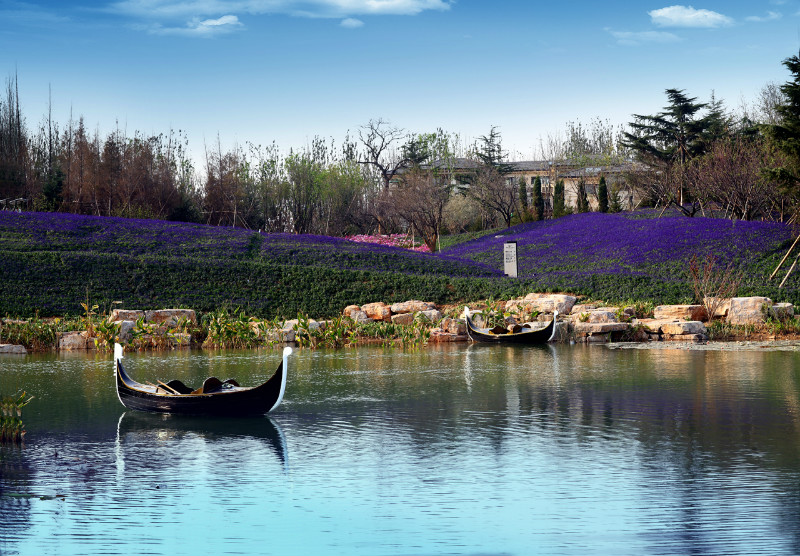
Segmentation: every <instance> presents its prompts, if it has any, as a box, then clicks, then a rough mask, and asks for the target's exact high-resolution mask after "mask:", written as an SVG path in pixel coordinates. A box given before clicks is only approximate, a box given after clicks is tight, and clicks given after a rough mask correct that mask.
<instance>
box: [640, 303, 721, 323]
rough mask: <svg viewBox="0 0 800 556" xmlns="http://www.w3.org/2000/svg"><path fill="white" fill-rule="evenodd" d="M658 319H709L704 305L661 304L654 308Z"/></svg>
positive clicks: (654, 316)
mask: <svg viewBox="0 0 800 556" xmlns="http://www.w3.org/2000/svg"><path fill="white" fill-rule="evenodd" d="M653 318H654V319H658V320H708V318H707V316H706V309H705V307H703V306H702V305H659V306H658V307H656V308H655V309H653Z"/></svg>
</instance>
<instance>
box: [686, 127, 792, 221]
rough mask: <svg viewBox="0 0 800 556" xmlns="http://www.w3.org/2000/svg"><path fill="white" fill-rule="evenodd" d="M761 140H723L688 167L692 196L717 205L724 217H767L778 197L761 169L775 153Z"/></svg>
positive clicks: (771, 183) (749, 218)
mask: <svg viewBox="0 0 800 556" xmlns="http://www.w3.org/2000/svg"><path fill="white" fill-rule="evenodd" d="M768 149H769V147H768V145H767V144H766V143H765V142H764V141H763V140H760V139H746V138H739V139H723V140H720V141H717V142H715V143H714V145H713V146H712V147H711V149H710V151H709V152H708V153H707V154H706V155H705V156H703V157H700V158H698V159H695V160H693V161H692V164H690V166H689V167H688V177H689V183H690V184H691V191H692V194H693V196H695V197H697V198H698V199H700V200H701V201H702V202H703V204H704V205H706V206H709V207H710V206H711V205H716V206H717V207H719V208H720V209H722V210H724V213H725V216H727V217H730V218H738V219H742V220H751V219H753V218H754V217H758V216H768V215H770V214H771V213H772V212H773V207H774V206H775V203H776V202H777V199H778V198H779V197H780V195H779V193H778V189H777V184H776V183H773V182H771V181H770V180H769V179H768V178H767V177H766V176H765V175H764V172H763V169H764V168H765V167H767V166H768V165H769V163H770V159H771V157H772V156H774V155H775V153H771V152H770V151H769V150H768Z"/></svg>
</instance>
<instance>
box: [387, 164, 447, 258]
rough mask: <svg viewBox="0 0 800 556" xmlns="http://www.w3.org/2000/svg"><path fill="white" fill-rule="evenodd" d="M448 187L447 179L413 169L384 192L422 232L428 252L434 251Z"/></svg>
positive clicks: (403, 216)
mask: <svg viewBox="0 0 800 556" xmlns="http://www.w3.org/2000/svg"><path fill="white" fill-rule="evenodd" d="M451 189H452V185H451V184H450V182H449V180H447V179H439V178H438V177H437V176H436V175H435V174H433V173H431V172H424V171H422V170H420V169H419V168H415V169H413V170H411V171H409V172H407V173H406V174H405V175H404V176H403V183H402V185H400V186H399V187H397V188H396V189H392V190H390V191H389V192H388V193H389V195H388V197H387V201H389V202H391V203H392V205H393V206H394V209H395V210H396V211H397V213H398V214H399V215H400V216H401V217H402V218H403V219H405V220H406V221H407V222H408V223H409V224H410V225H411V226H412V227H413V228H414V229H415V230H416V231H417V232H419V233H420V235H422V237H423V239H424V240H425V245H427V246H428V248H429V249H430V250H431V251H432V252H433V251H436V247H437V243H438V241H439V233H440V232H441V229H442V222H443V221H444V208H445V205H446V204H447V201H448V199H449V198H450V192H451Z"/></svg>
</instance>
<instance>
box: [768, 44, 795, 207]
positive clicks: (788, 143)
mask: <svg viewBox="0 0 800 556" xmlns="http://www.w3.org/2000/svg"><path fill="white" fill-rule="evenodd" d="M783 65H784V66H786V68H787V69H788V70H789V71H790V72H791V73H792V79H791V80H790V81H787V82H786V83H784V84H783V85H781V92H782V93H783V94H784V98H785V99H786V101H785V102H784V103H783V104H780V105H778V106H777V107H776V110H777V112H778V114H779V116H780V117H781V123H780V124H776V125H767V126H764V129H765V132H766V135H767V137H769V139H770V141H771V142H772V144H773V145H774V146H775V147H776V148H777V149H778V150H779V151H781V152H782V153H783V154H784V155H785V160H786V163H785V165H784V166H780V167H777V168H772V169H770V170H769V171H768V173H769V175H770V177H771V178H773V179H775V180H777V181H778V182H779V183H780V184H781V189H782V190H783V193H784V194H785V195H787V196H788V197H789V198H790V199H792V200H793V201H795V203H800V57H798V56H792V57H790V58H787V59H785V60H784V61H783Z"/></svg>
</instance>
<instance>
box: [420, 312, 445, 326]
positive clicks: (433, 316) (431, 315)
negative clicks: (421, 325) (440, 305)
mask: <svg viewBox="0 0 800 556" xmlns="http://www.w3.org/2000/svg"><path fill="white" fill-rule="evenodd" d="M419 314H420V315H422V316H424V317H425V318H426V319H428V320H429V321H430V322H432V323H433V324H437V323H438V322H439V321H440V320H442V313H441V312H440V311H439V310H437V309H429V310H427V311H420V312H419Z"/></svg>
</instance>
